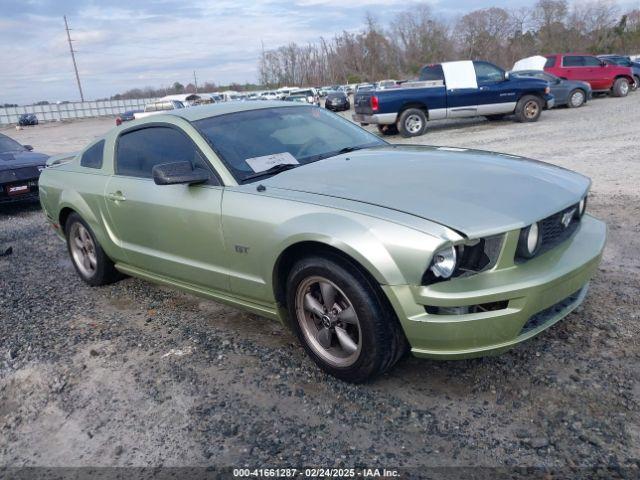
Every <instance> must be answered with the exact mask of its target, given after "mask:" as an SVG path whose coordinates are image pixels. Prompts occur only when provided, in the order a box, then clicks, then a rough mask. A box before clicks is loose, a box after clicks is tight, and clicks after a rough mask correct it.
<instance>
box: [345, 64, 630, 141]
mask: <svg viewBox="0 0 640 480" xmlns="http://www.w3.org/2000/svg"><path fill="white" fill-rule="evenodd" d="M639 73H640V64H637V63H635V62H633V61H631V59H630V58H629V57H624V56H619V55H603V56H601V57H596V56H593V55H584V54H551V55H546V56H534V57H529V58H525V59H522V60H519V61H518V62H516V64H515V65H514V68H513V69H512V70H511V71H510V72H507V71H505V70H503V69H501V68H500V67H498V66H496V65H493V64H492V63H490V62H486V61H477V60H475V61H456V62H444V63H440V64H433V65H426V66H425V67H423V68H422V70H421V71H420V76H419V78H418V80H413V81H400V82H398V81H395V80H384V81H381V82H378V83H377V84H375V85H374V84H365V85H363V86H362V88H360V89H358V90H357V91H356V93H355V97H354V102H353V103H354V106H355V113H354V114H353V119H354V120H355V121H357V122H359V123H360V124H362V125H368V124H375V125H377V126H378V129H379V131H380V132H381V133H382V134H397V133H400V134H401V135H402V136H404V137H413V136H418V135H422V134H424V133H425V131H426V128H427V123H428V121H430V120H439V119H445V118H459V117H473V116H485V117H487V118H488V119H489V120H497V119H501V118H504V117H505V116H507V115H513V116H514V118H515V120H516V121H519V122H535V121H537V120H538V119H539V118H540V116H541V114H542V111H543V110H547V109H551V108H554V107H556V106H561V105H562V106H568V107H570V108H578V107H581V106H583V105H584V104H585V103H587V102H588V101H589V100H590V99H591V98H592V96H593V94H594V92H595V93H608V94H610V95H612V96H615V97H624V96H626V95H627V94H628V93H629V91H632V90H635V89H636V88H637V87H638V85H640V75H639Z"/></svg>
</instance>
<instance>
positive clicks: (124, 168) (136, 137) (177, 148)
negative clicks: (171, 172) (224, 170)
mask: <svg viewBox="0 0 640 480" xmlns="http://www.w3.org/2000/svg"><path fill="white" fill-rule="evenodd" d="M183 161H187V162H191V164H192V165H193V167H194V168H196V167H197V168H204V169H206V170H209V171H211V168H210V167H209V166H208V165H207V164H206V162H205V161H204V160H203V159H202V156H201V155H200V152H199V151H198V150H197V149H196V147H195V145H194V144H193V142H192V141H191V140H190V139H189V138H188V137H187V136H186V135H185V134H184V133H182V132H180V131H178V130H177V129H175V128H171V127H148V128H142V129H138V130H133V131H129V132H125V133H123V134H121V135H120V136H119V137H118V143H117V148H116V168H115V170H116V175H126V176H128V177H139V178H151V177H152V175H151V170H152V169H153V167H154V166H155V165H159V164H161V163H170V162H183Z"/></svg>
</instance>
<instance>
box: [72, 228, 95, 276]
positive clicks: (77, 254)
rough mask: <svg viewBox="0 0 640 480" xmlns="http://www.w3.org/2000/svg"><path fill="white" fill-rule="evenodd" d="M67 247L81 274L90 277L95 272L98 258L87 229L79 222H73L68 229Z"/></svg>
mask: <svg viewBox="0 0 640 480" xmlns="http://www.w3.org/2000/svg"><path fill="white" fill-rule="evenodd" d="M69 248H70V250H71V257H72V258H73V262H74V263H75V264H76V267H78V270H80V273H82V275H83V276H85V277H86V278H90V277H92V276H93V275H95V273H96V269H97V267H98V258H97V256H96V245H95V243H94V242H93V238H92V237H91V234H90V233H89V231H88V230H87V229H86V228H85V226H84V225H82V224H81V223H80V222H75V223H74V224H73V225H71V229H70V230H69Z"/></svg>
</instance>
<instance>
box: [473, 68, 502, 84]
mask: <svg viewBox="0 0 640 480" xmlns="http://www.w3.org/2000/svg"><path fill="white" fill-rule="evenodd" d="M473 67H474V68H475V70H476V78H477V80H478V85H488V84H492V83H498V82H501V81H503V80H504V71H503V70H502V69H501V68H498V67H496V66H495V65H492V64H491V63H487V62H473Z"/></svg>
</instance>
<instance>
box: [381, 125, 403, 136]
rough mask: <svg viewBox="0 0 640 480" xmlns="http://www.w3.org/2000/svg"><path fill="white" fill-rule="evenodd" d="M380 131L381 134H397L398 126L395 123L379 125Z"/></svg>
mask: <svg viewBox="0 0 640 480" xmlns="http://www.w3.org/2000/svg"><path fill="white" fill-rule="evenodd" d="M378 132H379V133H380V135H397V134H398V126H397V125H396V124H395V123H392V124H391V125H378Z"/></svg>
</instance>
